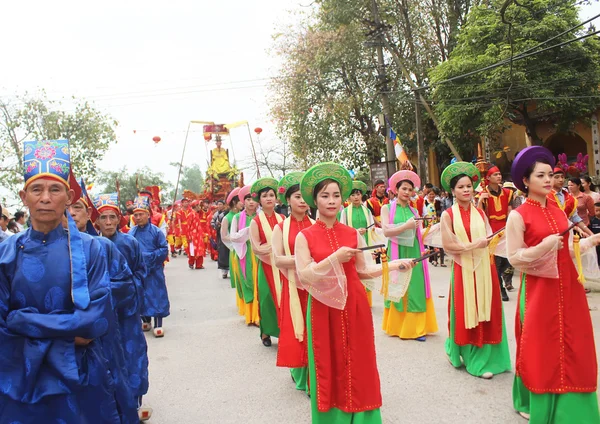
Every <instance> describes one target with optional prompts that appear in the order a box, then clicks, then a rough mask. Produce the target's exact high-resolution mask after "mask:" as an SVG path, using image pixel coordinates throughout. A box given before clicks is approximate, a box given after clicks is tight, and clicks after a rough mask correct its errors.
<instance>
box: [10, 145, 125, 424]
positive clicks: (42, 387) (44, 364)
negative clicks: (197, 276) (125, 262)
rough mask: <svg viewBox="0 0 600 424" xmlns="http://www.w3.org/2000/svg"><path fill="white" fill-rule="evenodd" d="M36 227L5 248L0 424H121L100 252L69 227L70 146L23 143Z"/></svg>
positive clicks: (27, 201) (26, 197)
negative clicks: (105, 343) (107, 347)
mask: <svg viewBox="0 0 600 424" xmlns="http://www.w3.org/2000/svg"><path fill="white" fill-rule="evenodd" d="M23 151H24V168H25V186H24V188H23V190H21V192H20V193H19V195H20V197H21V200H22V201H23V203H24V205H25V206H26V207H28V208H29V212H30V216H31V227H30V228H29V229H27V230H26V231H24V232H22V233H19V234H17V235H15V236H13V237H11V238H9V239H8V240H6V241H4V242H3V243H2V244H0V423H20V424H34V423H35V424H38V423H61V424H80V423H84V422H85V423H90V424H118V423H120V418H119V414H118V412H117V405H116V402H115V398H114V382H113V378H112V376H111V373H110V371H109V369H108V366H107V358H106V356H105V352H104V349H103V347H102V344H101V341H100V339H101V338H102V337H104V336H106V335H107V333H108V332H109V331H110V328H111V327H114V325H115V317H114V313H113V310H112V304H111V293H110V280H109V277H108V272H107V262H106V259H105V255H104V252H103V248H102V246H101V245H100V243H99V242H98V241H97V240H96V239H95V238H93V237H90V236H88V235H87V234H81V233H80V232H79V231H77V228H76V227H75V223H74V222H73V220H72V219H71V218H70V216H69V217H68V222H69V229H68V230H67V229H65V228H64V227H63V225H62V224H63V217H64V215H65V211H66V208H67V205H68V204H70V203H71V200H72V198H73V194H74V193H73V191H72V190H71V189H70V187H69V182H68V181H69V171H70V156H69V144H68V142H67V140H55V141H30V142H25V143H24V146H23Z"/></svg>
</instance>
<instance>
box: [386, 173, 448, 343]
mask: <svg viewBox="0 0 600 424" xmlns="http://www.w3.org/2000/svg"><path fill="white" fill-rule="evenodd" d="M420 184H421V180H420V178H419V176H418V175H417V174H415V173H414V172H412V171H406V170H403V171H398V172H396V173H395V174H394V175H392V177H391V178H390V181H389V184H388V187H389V190H390V191H391V192H392V194H394V195H395V196H396V198H395V199H394V200H393V201H392V202H391V203H390V204H389V205H384V206H383V207H382V208H381V226H382V228H383V233H384V234H385V236H386V237H388V238H389V239H390V242H389V245H388V257H389V258H390V259H400V258H418V257H420V256H421V255H422V254H423V252H424V251H425V246H424V245H423V239H422V234H421V227H420V224H419V221H418V220H416V219H415V218H418V217H419V213H418V212H417V211H416V210H415V209H413V208H412V207H411V206H410V199H411V198H412V196H413V193H414V190H415V189H416V188H418V187H419V185H420ZM428 266H429V264H428V263H427V261H422V262H419V263H418V264H417V265H416V266H415V267H414V268H413V272H412V276H411V279H410V283H409V286H408V290H407V291H406V293H405V295H404V296H403V297H402V298H401V299H400V301H399V302H391V301H385V309H384V311H383V331H385V333H386V334H388V335H390V336H397V337H400V338H401V339H406V340H417V341H420V342H424V341H425V340H426V335H427V334H430V333H435V332H436V331H437V330H438V326H437V320H436V317H435V309H434V305H433V299H432V298H431V286H430V282H429V268H428Z"/></svg>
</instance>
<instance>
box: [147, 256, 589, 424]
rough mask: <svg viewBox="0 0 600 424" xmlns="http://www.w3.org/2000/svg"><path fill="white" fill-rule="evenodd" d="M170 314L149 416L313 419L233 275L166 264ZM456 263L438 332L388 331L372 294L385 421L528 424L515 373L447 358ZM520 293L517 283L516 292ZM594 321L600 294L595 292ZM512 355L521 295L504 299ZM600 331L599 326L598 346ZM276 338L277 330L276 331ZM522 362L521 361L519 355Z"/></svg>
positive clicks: (441, 301)
mask: <svg viewBox="0 0 600 424" xmlns="http://www.w3.org/2000/svg"><path fill="white" fill-rule="evenodd" d="M166 273H167V284H168V287H169V297H170V300H171V316H170V317H169V318H166V319H165V321H164V328H165V331H166V336H165V337H164V338H163V339H155V338H154V337H153V336H152V335H151V334H148V333H146V334H147V339H148V349H149V356H150V391H149V394H148V396H147V397H145V403H146V404H148V405H149V406H152V407H153V408H154V415H153V418H152V419H151V420H150V421H149V422H150V423H151V424H197V423H211V424H212V423H215V424H216V423H219V424H227V423H232V424H233V423H235V424H240V423H247V424H254V423H256V424H264V423H282V424H283V423H285V424H295V423H298V424H301V423H310V404H309V399H308V398H307V397H306V395H304V394H302V393H300V392H297V391H296V390H295V389H294V385H293V383H292V380H291V378H290V374H289V372H288V370H287V369H283V368H277V367H275V356H276V349H277V347H276V343H274V344H273V347H271V348H265V347H263V346H262V344H261V342H260V338H259V330H258V329H257V328H255V327H246V325H245V324H244V321H243V318H242V317H239V316H238V315H237V313H236V307H235V297H234V296H235V295H234V291H233V289H231V288H230V286H229V280H223V279H221V276H220V273H219V271H218V270H217V267H216V263H214V262H212V261H210V260H208V261H207V264H206V269H205V270H198V271H192V270H190V269H188V267H187V260H186V258H183V257H182V258H177V259H175V260H172V261H171V262H170V263H169V264H168V265H167V269H166ZM449 275H450V272H449V269H448V268H433V270H432V293H433V295H434V301H435V308H436V312H437V318H438V324H439V326H440V331H439V332H438V333H437V334H436V335H434V336H430V337H429V338H428V339H427V342H425V343H419V342H415V341H403V340H400V339H398V338H391V337H388V336H386V335H384V334H383V332H382V331H381V330H380V328H381V317H382V314H383V306H382V299H381V297H380V296H379V295H378V294H376V295H374V306H373V317H374V323H375V330H376V331H375V335H376V345H377V359H378V366H379V372H380V375H381V386H382V387H381V390H382V394H383V408H382V414H383V418H384V422H385V423H390V424H391V423H408V424H419V423H427V424H438V423H448V424H450V423H457V424H458V423H460V424H470V423H473V424H481V423H485V424H510V423H525V420H523V419H521V418H520V417H519V416H518V415H517V414H516V413H515V412H514V411H513V409H512V401H511V389H512V381H513V373H512V372H511V373H505V374H502V375H499V376H495V377H494V379H493V380H490V381H487V380H483V379H479V378H475V377H472V376H470V375H469V374H467V372H466V371H465V370H464V369H462V370H456V369H454V368H453V367H452V366H450V365H449V364H448V362H447V360H446V358H445V353H444V340H445V338H446V336H447V293H448V282H449ZM513 293H514V292H513ZM589 302H590V306H591V307H592V308H593V309H595V310H594V311H592V312H591V314H592V318H593V321H594V326H595V328H596V329H598V328H600V311H598V309H599V307H600V295H598V294H596V295H592V296H591V297H589ZM504 305H505V314H506V323H507V328H508V338H509V343H510V348H511V353H512V357H513V358H514V352H515V340H514V330H513V329H514V316H515V308H516V294H513V295H512V296H511V299H510V302H508V303H504ZM599 339H600V337H599V336H598V334H597V332H596V349H597V350H598V346H599V345H598V340H599ZM274 341H276V339H274ZM513 366H514V364H513Z"/></svg>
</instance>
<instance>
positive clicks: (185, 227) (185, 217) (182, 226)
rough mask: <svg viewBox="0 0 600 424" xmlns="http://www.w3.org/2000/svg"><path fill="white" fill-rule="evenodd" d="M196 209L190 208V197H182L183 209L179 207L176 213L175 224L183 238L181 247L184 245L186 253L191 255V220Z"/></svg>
mask: <svg viewBox="0 0 600 424" xmlns="http://www.w3.org/2000/svg"><path fill="white" fill-rule="evenodd" d="M193 213H194V211H193V210H192V209H191V208H190V200H189V199H185V198H184V199H181V209H179V210H178V211H177V213H176V215H175V225H176V226H177V227H178V229H179V237H180V238H181V247H183V249H184V251H185V254H186V255H187V256H189V244H188V242H189V221H190V219H191V218H190V216H191V214H193Z"/></svg>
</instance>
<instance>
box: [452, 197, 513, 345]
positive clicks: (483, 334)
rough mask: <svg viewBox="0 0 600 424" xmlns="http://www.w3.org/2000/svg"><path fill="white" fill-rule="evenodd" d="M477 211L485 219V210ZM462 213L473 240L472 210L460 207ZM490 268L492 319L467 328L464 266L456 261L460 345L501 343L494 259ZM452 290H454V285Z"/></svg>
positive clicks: (456, 332)
mask: <svg viewBox="0 0 600 424" xmlns="http://www.w3.org/2000/svg"><path fill="white" fill-rule="evenodd" d="M446 211H447V213H448V215H450V219H451V220H454V214H453V209H452V208H449V209H447V210H446ZM477 212H479V214H480V215H481V218H482V219H484V221H485V218H484V213H483V211H482V210H481V209H477ZM460 215H461V218H462V222H463V225H464V226H465V231H466V233H467V236H468V237H469V241H473V240H471V210H470V209H467V210H465V209H463V208H460ZM452 222H454V221H452ZM452 230H454V228H453V229H452ZM490 268H491V273H492V313H491V317H490V318H491V319H490V321H485V322H481V323H479V325H478V326H477V327H475V328H469V329H467V328H465V296H464V291H463V279H462V267H461V266H460V265H459V264H458V263H456V262H454V293H451V294H450V295H451V296H452V298H453V299H454V317H455V321H454V322H455V324H454V343H456V344H457V345H459V346H465V345H473V346H477V347H482V346H483V345H484V344H499V343H500V342H502V300H501V298H500V284H499V283H498V272H497V271H496V265H495V264H494V261H493V260H492V261H490ZM474 278H475V277H474ZM450 290H452V287H451V288H450ZM476 293H477V289H476ZM448 332H450V301H449V302H448Z"/></svg>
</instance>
